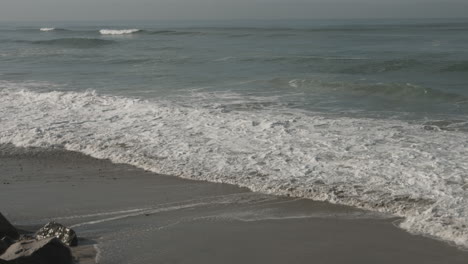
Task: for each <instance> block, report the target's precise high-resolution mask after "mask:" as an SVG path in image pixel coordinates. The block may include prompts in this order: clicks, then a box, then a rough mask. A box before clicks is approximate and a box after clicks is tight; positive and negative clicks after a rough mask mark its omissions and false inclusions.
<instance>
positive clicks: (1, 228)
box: [0, 213, 19, 239]
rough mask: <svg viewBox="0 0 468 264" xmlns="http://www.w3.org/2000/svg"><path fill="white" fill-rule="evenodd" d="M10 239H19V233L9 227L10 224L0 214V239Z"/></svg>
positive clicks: (11, 226)
mask: <svg viewBox="0 0 468 264" xmlns="http://www.w3.org/2000/svg"><path fill="white" fill-rule="evenodd" d="M5 236H7V237H10V238H13V239H18V238H19V233H18V231H17V230H16V228H14V227H13V225H11V223H10V222H8V220H7V219H6V218H5V217H4V216H3V215H2V213H0V238H2V237H5Z"/></svg>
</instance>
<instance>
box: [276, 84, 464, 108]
mask: <svg viewBox="0 0 468 264" xmlns="http://www.w3.org/2000/svg"><path fill="white" fill-rule="evenodd" d="M277 82H278V81H277ZM288 84H289V86H290V87H293V88H302V89H311V90H323V91H327V90H333V91H334V92H337V93H350V94H355V95H362V96H380V97H384V98H393V99H404V100H424V101H432V102H445V103H453V104H465V105H467V104H468V97H467V96H464V95H462V94H457V93H450V92H444V91H440V90H436V89H431V88H428V87H423V86H419V85H414V84H411V83H359V82H355V83H352V82H324V81H317V80H307V79H294V80H290V81H289V82H288Z"/></svg>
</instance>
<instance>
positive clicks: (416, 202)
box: [0, 19, 468, 247]
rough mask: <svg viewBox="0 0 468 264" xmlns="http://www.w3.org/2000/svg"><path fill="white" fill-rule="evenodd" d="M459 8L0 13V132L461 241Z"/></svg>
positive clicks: (465, 56)
mask: <svg viewBox="0 0 468 264" xmlns="http://www.w3.org/2000/svg"><path fill="white" fill-rule="evenodd" d="M467 43H468V20H466V19H465V20H463V19H458V20H457V19H450V20H449V19H446V20H443V19H438V20H399V21H394V20H340V21H337V20H334V21H326V20H307V21H305V20H300V21H299V20H297V21H195V22H194V21H180V22H175V21H172V22H170V21H159V22H158V21H152V22H106V23H104V22H86V23H85V22H76V23H71V22H66V23H65V22H53V23H44V22H41V23H2V24H0V144H13V145H15V146H18V147H40V148H45V149H50V148H53V149H64V150H70V151H77V152H81V153H84V154H86V155H90V156H92V157H95V158H100V159H109V160H111V161H112V162H115V163H124V164H130V165H134V166H137V167H139V168H143V169H146V170H149V171H153V172H156V173H160V174H167V175H172V176H178V177H183V178H189V179H196V180H205V181H211V182H222V183H231V184H235V185H238V186H242V187H248V188H250V189H251V190H253V191H258V192H262V193H267V194H276V195H285V196H292V197H305V198H311V199H314V200H319V201H327V202H331V203H336V204H343V205H351V206H356V207H359V208H366V209H370V210H374V211H378V212H385V213H390V214H394V215H396V216H401V217H404V219H405V220H404V221H403V222H402V223H400V227H402V228H404V229H405V230H408V231H409V232H412V233H416V234H423V235H427V236H431V237H435V238H437V239H442V240H445V241H449V242H451V243H454V244H456V245H459V246H462V247H468V228H467V226H468V116H467V114H468V49H467Z"/></svg>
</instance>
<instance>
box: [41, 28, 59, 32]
mask: <svg viewBox="0 0 468 264" xmlns="http://www.w3.org/2000/svg"><path fill="white" fill-rule="evenodd" d="M54 30H55V28H40V29H39V31H45V32H47V31H54Z"/></svg>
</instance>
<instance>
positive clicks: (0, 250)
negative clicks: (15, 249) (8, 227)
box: [0, 240, 9, 254]
mask: <svg viewBox="0 0 468 264" xmlns="http://www.w3.org/2000/svg"><path fill="white" fill-rule="evenodd" d="M8 247H9V246H8V245H7V244H6V243H5V242H3V241H1V240H0V254H3V252H5V251H6V250H7V249H8Z"/></svg>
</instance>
